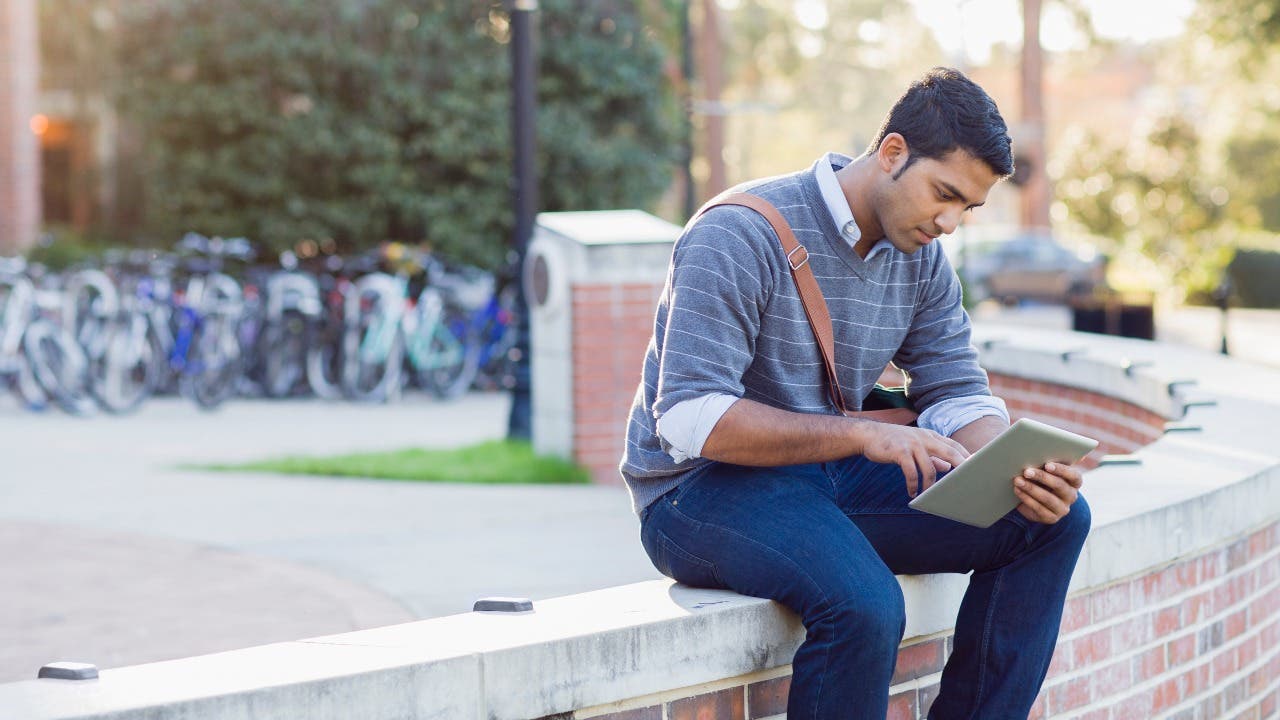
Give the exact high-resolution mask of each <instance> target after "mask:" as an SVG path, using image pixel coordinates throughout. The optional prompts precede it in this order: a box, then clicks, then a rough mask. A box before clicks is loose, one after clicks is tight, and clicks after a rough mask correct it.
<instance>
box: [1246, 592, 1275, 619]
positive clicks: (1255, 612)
mask: <svg viewBox="0 0 1280 720" xmlns="http://www.w3.org/2000/svg"><path fill="white" fill-rule="evenodd" d="M1276 610H1280V590H1275V589H1272V590H1271V591H1270V592H1265V593H1263V594H1262V595H1260V596H1258V598H1257V599H1255V600H1254V601H1253V602H1251V603H1249V622H1250V624H1252V625H1253V626H1254V627H1257V626H1260V625H1262V624H1263V623H1265V622H1266V621H1267V620H1269V619H1270V618H1271V617H1272V616H1273V615H1275V614H1276Z"/></svg>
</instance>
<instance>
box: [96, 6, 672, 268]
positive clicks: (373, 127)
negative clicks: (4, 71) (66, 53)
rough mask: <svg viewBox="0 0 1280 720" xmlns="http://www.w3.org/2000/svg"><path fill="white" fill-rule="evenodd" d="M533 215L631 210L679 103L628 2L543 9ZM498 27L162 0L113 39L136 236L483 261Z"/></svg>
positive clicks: (498, 154) (502, 20) (501, 97)
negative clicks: (386, 250)
mask: <svg viewBox="0 0 1280 720" xmlns="http://www.w3.org/2000/svg"><path fill="white" fill-rule="evenodd" d="M538 15H539V22H540V29H541V36H540V38H539V47H540V51H541V55H540V60H541V75H540V80H539V83H540V84H539V88H538V92H539V104H540V114H539V145H540V147H539V163H540V171H541V183H540V192H541V200H542V203H541V206H542V209H544V210H567V209H575V210H578V209H596V208H605V207H619V206H627V207H646V206H647V205H648V204H649V203H651V202H652V201H653V200H654V199H655V198H656V196H657V195H658V194H659V193H660V192H661V191H662V190H663V189H664V188H665V187H666V185H667V184H668V182H669V177H670V172H671V161H672V157H673V155H674V148H673V146H674V131H675V128H676V123H675V120H676V119H677V118H676V116H675V112H674V111H675V108H674V105H673V104H672V103H671V102H670V100H669V93H668V90H667V88H666V86H665V81H664V78H663V76H662V73H661V68H662V63H663V62H664V55H663V50H662V48H661V46H660V45H659V44H658V43H656V42H654V39H653V34H652V33H651V32H650V31H648V30H647V28H646V26H645V25H644V22H643V18H642V16H641V15H640V13H639V12H638V11H637V10H636V8H635V7H634V4H632V3H623V2H589V1H588V0H543V2H542V3H540V11H539V13H538ZM508 34H509V28H508V26H507V19H506V14H505V11H504V10H503V7H502V3H501V2H497V1H496V0H465V1H463V0H363V1H362V2H350V0H163V1H158V2H154V3H148V4H146V5H142V4H139V5H137V6H134V7H133V8H132V11H131V12H129V13H127V14H126V15H125V16H124V18H123V22H122V25H121V36H120V58H121V66H122V73H121V83H120V91H121V92H120V103H121V107H122V108H123V109H124V111H125V112H126V113H127V115H128V116H129V117H131V118H132V119H133V121H134V122H135V123H136V124H137V125H138V127H140V128H141V129H142V132H143V134H144V137H145V145H144V146H145V152H146V163H147V168H148V174H147V188H146V202H147V207H146V210H147V213H146V216H147V218H148V227H149V229H151V230H152V231H153V233H154V234H155V235H156V239H157V240H164V239H167V238H171V237H173V236H175V235H176V234H178V233H180V232H181V231H183V230H186V229H196V230H200V231H202V232H206V233H217V234H223V235H231V234H237V235H239V234H244V235H248V236H249V237H251V238H252V239H254V240H257V241H260V242H263V243H265V244H267V245H269V246H271V247H274V248H282V247H288V246H291V245H293V244H294V243H295V242H296V241H298V240H300V239H303V238H311V239H324V238H332V239H333V240H335V241H336V243H337V245H338V247H339V248H341V249H343V250H346V251H350V250H354V249H358V248H361V247H365V246H368V245H370V244H374V243H377V242H380V241H383V240H398V241H405V242H418V241H427V242H429V243H431V244H432V245H434V246H435V247H436V248H438V249H440V250H442V251H443V252H445V253H447V254H448V255H450V256H452V257H455V258H459V259H462V260H466V261H470V262H478V263H480V264H484V265H488V266H496V265H498V264H499V263H500V262H501V261H502V258H503V257H504V250H505V247H506V245H507V242H508V240H509V237H510V231H511V227H512V222H513V218H512V217H511V210H510V190H509V175H510V167H511V147H510V145H511V142H510V109H509V108H510V97H509V79H510V67H509V65H510V60H509V53H508V48H507V47H506V43H507V42H508V40H509V37H508Z"/></svg>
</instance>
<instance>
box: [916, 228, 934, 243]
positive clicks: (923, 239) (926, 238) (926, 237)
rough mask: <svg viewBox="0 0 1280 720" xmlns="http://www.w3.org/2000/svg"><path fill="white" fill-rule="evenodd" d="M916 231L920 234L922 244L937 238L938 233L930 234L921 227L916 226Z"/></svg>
mask: <svg viewBox="0 0 1280 720" xmlns="http://www.w3.org/2000/svg"><path fill="white" fill-rule="evenodd" d="M916 232H917V233H919V234H920V244H921V245H928V244H929V243H931V242H933V241H934V240H936V239H937V236H936V235H930V234H929V233H927V232H925V231H923V230H921V229H920V228H916Z"/></svg>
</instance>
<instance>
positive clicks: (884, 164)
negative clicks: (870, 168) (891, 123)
mask: <svg viewBox="0 0 1280 720" xmlns="http://www.w3.org/2000/svg"><path fill="white" fill-rule="evenodd" d="M909 155H910V151H909V149H908V148H907V139H906V138H904V137H902V136H901V135H899V134H898V133H889V134H888V135H885V136H884V139H883V140H881V141H880V148H879V149H878V150H876V163H877V164H878V165H879V166H880V169H881V170H883V171H884V172H885V173H887V174H889V175H894V174H896V173H897V172H898V169H899V168H901V167H902V166H903V165H904V164H905V163H906V162H907V157H908V156H909Z"/></svg>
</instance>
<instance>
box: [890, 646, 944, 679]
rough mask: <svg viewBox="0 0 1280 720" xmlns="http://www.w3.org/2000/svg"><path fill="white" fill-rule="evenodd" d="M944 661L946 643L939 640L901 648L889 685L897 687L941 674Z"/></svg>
mask: <svg viewBox="0 0 1280 720" xmlns="http://www.w3.org/2000/svg"><path fill="white" fill-rule="evenodd" d="M946 661H947V656H946V641H945V640H943V639H941V638H939V639H937V640H929V641H928V642H922V643H916V644H914V645H908V646H906V647H903V648H901V649H899V650H898V664H897V666H896V667H895V668H894V671H893V679H892V680H890V683H889V684H891V685H897V684H898V683H901V682H906V681H907V680H914V679H916V678H919V677H924V676H925V675H932V674H933V673H936V672H941V671H942V666H943V665H944V664H945V663H946Z"/></svg>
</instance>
